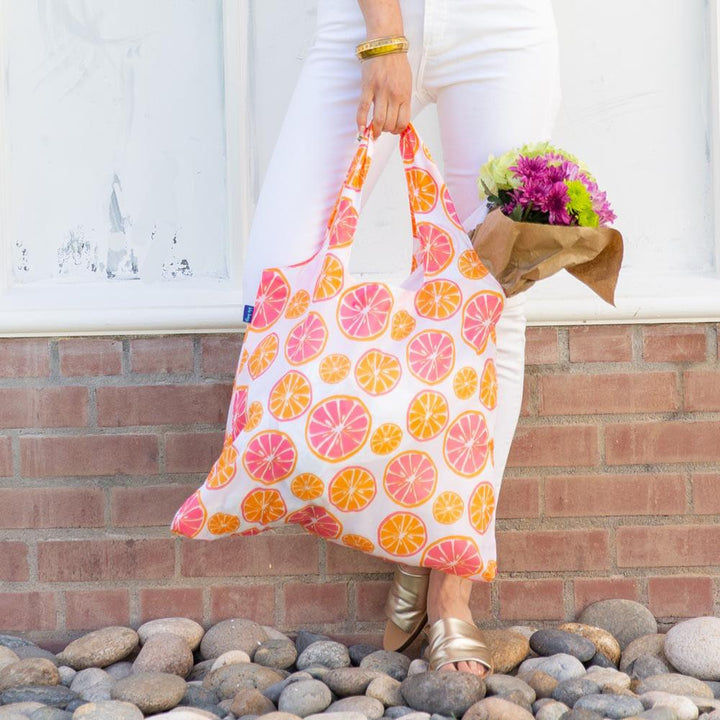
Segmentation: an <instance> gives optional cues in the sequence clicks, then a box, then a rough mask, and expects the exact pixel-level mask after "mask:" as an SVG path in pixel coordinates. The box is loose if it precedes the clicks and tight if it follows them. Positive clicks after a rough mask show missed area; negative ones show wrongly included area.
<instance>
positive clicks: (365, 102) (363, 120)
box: [355, 92, 372, 135]
mask: <svg viewBox="0 0 720 720" xmlns="http://www.w3.org/2000/svg"><path fill="white" fill-rule="evenodd" d="M371 104H372V95H370V93H365V92H363V94H362V95H361V97H360V104H359V105H358V109H357V116H356V118H355V119H356V122H357V126H358V135H362V134H363V133H364V132H365V128H366V127H367V122H368V115H369V113H370V106H371Z"/></svg>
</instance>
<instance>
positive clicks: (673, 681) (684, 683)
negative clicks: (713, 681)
mask: <svg viewBox="0 0 720 720" xmlns="http://www.w3.org/2000/svg"><path fill="white" fill-rule="evenodd" d="M651 690H660V691H662V692H666V693H672V694H673V695H697V696H698V697H704V698H712V697H713V691H712V690H711V688H710V687H709V686H708V685H706V684H705V683H704V682H703V681H702V680H698V679H697V678H694V677H690V676H689V675H680V674H679V673H663V674H662V675H651V676H650V677H646V678H645V679H644V680H641V681H640V683H639V684H638V686H637V688H636V689H635V692H636V693H637V694H638V695H642V694H643V693H646V692H650V691H651Z"/></svg>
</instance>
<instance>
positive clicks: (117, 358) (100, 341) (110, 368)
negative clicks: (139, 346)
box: [58, 338, 122, 376]
mask: <svg viewBox="0 0 720 720" xmlns="http://www.w3.org/2000/svg"><path fill="white" fill-rule="evenodd" d="M58 351H59V354H60V372H61V373H62V374H63V375H68V376H74V375H119V374H120V372H121V370H122V363H121V357H122V341H120V340H112V339H110V338H67V339H64V340H59V341H58Z"/></svg>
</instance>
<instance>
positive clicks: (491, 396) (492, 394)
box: [480, 358, 498, 410]
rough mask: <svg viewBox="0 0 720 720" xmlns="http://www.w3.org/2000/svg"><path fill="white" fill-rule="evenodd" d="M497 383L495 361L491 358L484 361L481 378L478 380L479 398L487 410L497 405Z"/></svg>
mask: <svg viewBox="0 0 720 720" xmlns="http://www.w3.org/2000/svg"><path fill="white" fill-rule="evenodd" d="M497 397H498V384H497V372H496V370H495V363H494V362H493V360H492V358H488V359H487V360H486V361H485V367H484V368H483V374H482V380H481V381H480V400H481V402H482V404H483V405H484V406H485V407H486V408H487V409H488V410H494V409H495V408H496V407H497Z"/></svg>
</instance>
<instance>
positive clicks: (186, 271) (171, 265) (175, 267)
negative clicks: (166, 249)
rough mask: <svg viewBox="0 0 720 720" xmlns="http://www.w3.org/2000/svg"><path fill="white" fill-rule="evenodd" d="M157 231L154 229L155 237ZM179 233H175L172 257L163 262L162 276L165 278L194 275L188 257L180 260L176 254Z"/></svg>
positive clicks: (171, 250) (171, 249)
mask: <svg viewBox="0 0 720 720" xmlns="http://www.w3.org/2000/svg"><path fill="white" fill-rule="evenodd" d="M154 236H155V232H154V231H153V237H154ZM176 246H177V235H173V239H172V244H171V246H170V257H169V258H168V259H167V260H166V261H165V262H164V263H163V264H162V276H163V278H164V279H165V280H174V279H175V278H178V277H192V274H193V272H192V269H191V268H190V263H189V262H188V261H187V258H182V260H178V259H177V256H176V249H177V248H176Z"/></svg>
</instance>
